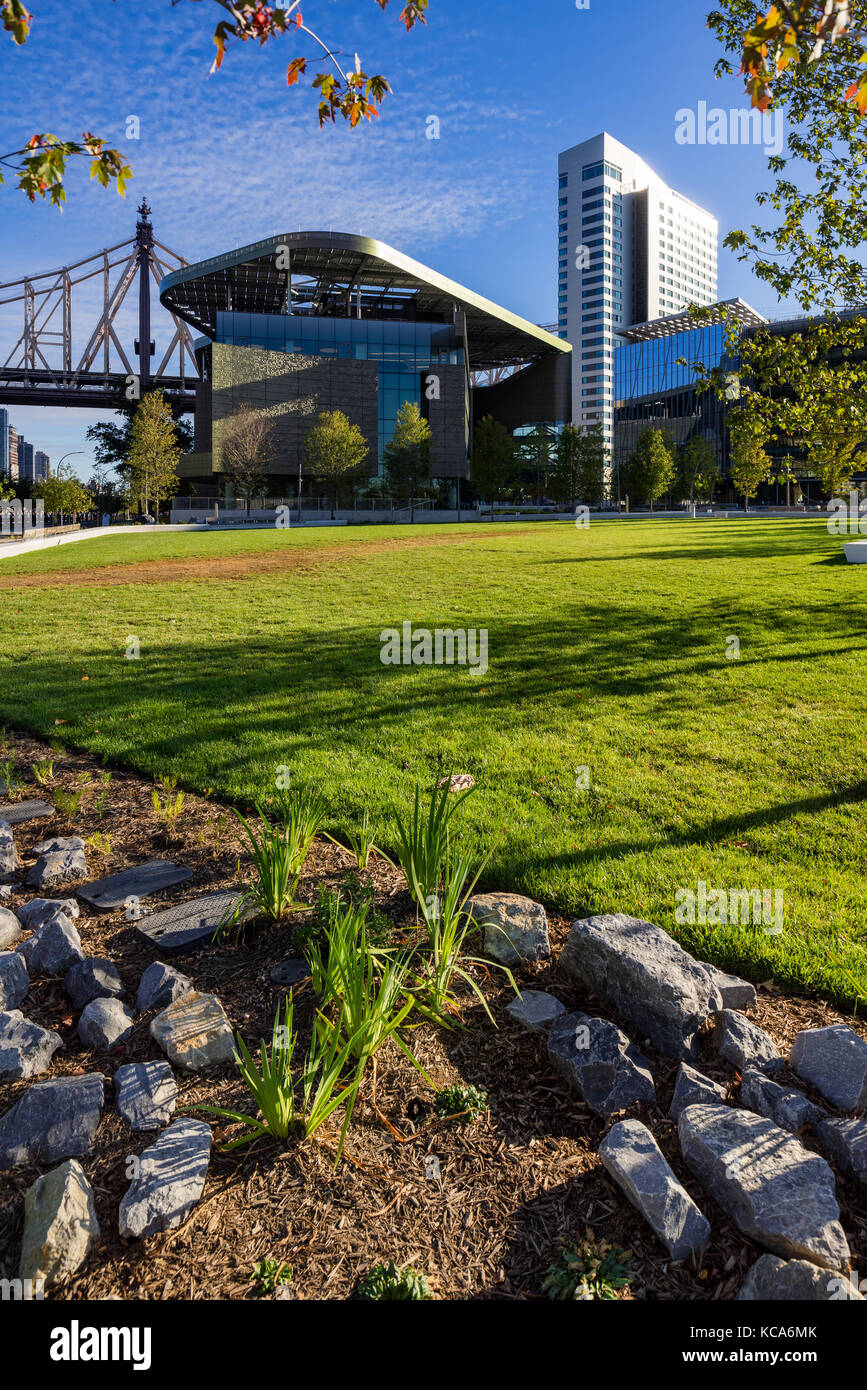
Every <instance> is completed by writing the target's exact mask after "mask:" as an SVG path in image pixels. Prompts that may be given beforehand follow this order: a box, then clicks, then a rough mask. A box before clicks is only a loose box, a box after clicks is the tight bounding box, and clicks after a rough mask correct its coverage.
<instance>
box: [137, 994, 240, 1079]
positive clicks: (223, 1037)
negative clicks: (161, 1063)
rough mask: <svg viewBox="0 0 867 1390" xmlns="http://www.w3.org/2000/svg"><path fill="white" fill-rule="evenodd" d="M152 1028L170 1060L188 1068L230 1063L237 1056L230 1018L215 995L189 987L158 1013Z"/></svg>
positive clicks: (155, 1038) (152, 1034)
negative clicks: (201, 992) (189, 988)
mask: <svg viewBox="0 0 867 1390" xmlns="http://www.w3.org/2000/svg"><path fill="white" fill-rule="evenodd" d="M150 1031H151V1037H152V1038H153V1039H154V1040H155V1041H156V1042H158V1043H159V1045H160V1047H161V1048H162V1049H163V1051H164V1052H165V1054H166V1056H167V1057H168V1059H169V1061H170V1062H174V1063H175V1065H176V1066H178V1067H184V1068H185V1069H186V1070H187V1071H199V1070H200V1069H201V1068H202V1067H207V1066H209V1065H210V1064H211V1063H212V1062H229V1061H231V1060H232V1058H233V1056H234V1055H235V1043H234V1039H233V1037H232V1029H231V1026H230V1024H229V1020H228V1019H227V1017H226V1015H225V1013H224V1011H223V1006H222V1004H221V1003H220V1001H219V999H217V997H216V995H213V994H200V993H199V992H198V990H193V989H191V990H188V991H187V993H186V994H182V995H181V997H180V998H179V999H175V1001H174V1002H173V1003H172V1004H169V1006H168V1008H167V1009H163V1011H162V1013H160V1014H157V1016H156V1018H155V1019H154V1020H153V1022H152V1023H151V1030H150Z"/></svg>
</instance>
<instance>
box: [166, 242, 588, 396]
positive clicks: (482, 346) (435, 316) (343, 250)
mask: <svg viewBox="0 0 867 1390" xmlns="http://www.w3.org/2000/svg"><path fill="white" fill-rule="evenodd" d="M278 248H286V249H287V250H288V253H289V257H288V259H289V261H290V264H291V272H292V285H293V289H292V296H293V304H294V306H295V309H294V311H295V312H299V310H300V308H301V307H302V306H303V307H304V309H306V312H314V313H326V314H340V315H348V314H350V313H354V312H355V311H356V305H357V303H358V301H359V299H360V302H361V305H362V313H363V315H364V317H375V316H376V314H377V305H380V306H381V307H382V314H381V316H382V317H406V318H414V319H420V320H432V321H434V322H442V323H451V322H452V321H453V319H454V314H455V309H456V308H457V309H458V310H462V311H463V313H464V315H465V316H466V334H467V345H468V352H469V357H470V362H471V365H472V368H473V369H474V370H481V369H486V368H496V367H501V366H509V365H518V364H522V363H527V362H532V361H534V360H536V359H537V358H539V357H541V356H545V355H547V354H552V353H559V354H564V355H568V354H569V353H571V351H572V349H571V346H570V345H569V344H568V343H566V342H564V341H563V340H562V339H560V338H557V337H555V336H554V334H552V333H549V332H547V331H546V330H545V329H544V328H539V327H538V326H537V325H536V324H533V323H530V322H529V321H528V320H527V319H523V318H520V317H519V316H518V315H517V314H512V313H510V312H509V310H508V309H503V308H502V307H501V306H500V305H498V304H494V303H493V302H492V301H491V300H490V299H485V298H484V297H483V296H482V295H478V294H474V293H473V291H472V290H468V289H467V288H466V286H464V285H459V284H458V283H457V282H456V281H454V280H449V279H447V278H446V276H444V275H439V274H437V272H436V271H435V270H430V269H429V268H428V267H427V266H424V265H422V264H421V262H420V261H414V260H412V259H411V257H409V256H404V255H402V254H401V252H400V251H395V250H394V248H393V247H391V246H387V245H386V244H385V243H384V242H382V241H374V240H372V239H371V238H370V237H363V236H355V235H352V234H350V233H346V232H286V233H284V234H282V235H275V236H271V237H267V238H266V239H265V240H264V241H257V242H253V243H252V244H251V245H250V246H241V247H239V248H238V250H236V251H230V252H227V253H226V254H225V255H223V256H214V257H212V258H211V259H210V260H205V261H199V262H198V263H197V264H195V265H188V266H184V267H183V268H182V269H180V270H176V271H173V272H172V273H171V274H170V275H167V276H166V277H165V279H164V280H163V281H162V283H161V285H160V301H161V302H162V303H163V304H164V305H165V307H166V308H167V309H169V310H171V312H172V313H174V314H177V315H178V317H179V318H182V319H184V320H186V322H187V323H189V324H192V325H193V326H194V327H196V328H198V329H200V330H201V331H202V332H203V333H205V334H207V336H208V337H210V338H213V337H214V336H215V334H216V328H217V313H218V311H219V310H221V309H222V310H227V309H228V310H235V311H236V312H239V313H252V314H285V313H287V312H288V303H287V298H288V276H287V271H286V269H285V261H286V259H287V257H286V255H285V253H284V254H283V256H282V257H281V258H280V259H281V261H283V263H284V268H278Z"/></svg>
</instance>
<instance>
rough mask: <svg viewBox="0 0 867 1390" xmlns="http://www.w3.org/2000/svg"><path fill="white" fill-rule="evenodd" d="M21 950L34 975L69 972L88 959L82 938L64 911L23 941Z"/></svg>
mask: <svg viewBox="0 0 867 1390" xmlns="http://www.w3.org/2000/svg"><path fill="white" fill-rule="evenodd" d="M18 951H19V953H20V954H21V955H22V956H23V957H24V959H25V961H26V962H27V969H28V970H29V971H30V974H31V975H50V976H52V977H54V976H58V975H66V974H67V972H68V971H70V970H71V969H72V967H73V966H74V965H75V964H76V963H77V962H78V961H80V960H84V951H83V950H82V948H81V937H80V936H79V935H78V931H77V930H76V928H75V927H74V926H73V924H72V922H70V920H69V918H68V917H67V916H66V915H65V914H64V913H62V912H61V913H59V914H58V915H57V916H56V917H51V918H49V920H48V921H47V922H45V923H44V924H43V925H42V926H41V927H37V929H36V931H35V932H34V933H33V935H32V936H28V938H27V940H26V941H22V942H21V944H20V945H19V947H18Z"/></svg>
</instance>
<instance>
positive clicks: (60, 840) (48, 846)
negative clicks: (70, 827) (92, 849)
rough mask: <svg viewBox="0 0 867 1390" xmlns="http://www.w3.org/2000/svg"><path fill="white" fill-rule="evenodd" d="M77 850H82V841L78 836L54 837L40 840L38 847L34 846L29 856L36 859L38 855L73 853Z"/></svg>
mask: <svg viewBox="0 0 867 1390" xmlns="http://www.w3.org/2000/svg"><path fill="white" fill-rule="evenodd" d="M78 849H81V850H83V849H84V841H83V840H82V838H81V836H80V835H67V836H65V837H64V836H62V835H54V836H52V838H51V839H50V840H41V841H40V843H39V844H38V845H34V846H33V849H32V850H31V854H35V855H36V856H37V857H38V856H39V855H40V854H66V853H73V852H74V851H75V850H78Z"/></svg>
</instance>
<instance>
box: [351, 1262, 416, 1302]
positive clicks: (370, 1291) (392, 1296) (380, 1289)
mask: <svg viewBox="0 0 867 1390" xmlns="http://www.w3.org/2000/svg"><path fill="white" fill-rule="evenodd" d="M355 1296H356V1298H359V1299H361V1300H362V1301H363V1302H365V1303H374V1302H377V1303H423V1302H426V1301H427V1300H428V1299H430V1298H432V1297H433V1295H432V1294H431V1291H430V1285H429V1284H428V1281H427V1279H426V1278H425V1276H424V1275H423V1274H420V1273H419V1271H418V1270H416V1269H410V1268H409V1267H408V1266H407V1267H406V1268H405V1269H399V1268H398V1267H397V1265H396V1264H395V1263H394V1260H389V1261H388V1263H387V1264H381V1265H374V1267H373V1269H372V1270H371V1271H370V1273H369V1274H366V1275H365V1276H364V1278H363V1279H362V1280H361V1282H360V1283H359V1285H358V1289H357V1290H356V1295H355Z"/></svg>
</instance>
